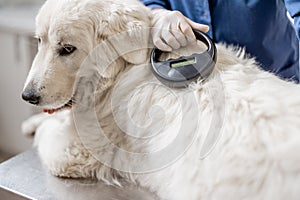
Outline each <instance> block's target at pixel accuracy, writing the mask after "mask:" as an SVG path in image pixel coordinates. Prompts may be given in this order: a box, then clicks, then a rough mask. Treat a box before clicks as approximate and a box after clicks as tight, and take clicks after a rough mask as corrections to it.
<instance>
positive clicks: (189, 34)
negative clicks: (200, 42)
mask: <svg viewBox="0 0 300 200" xmlns="http://www.w3.org/2000/svg"><path fill="white" fill-rule="evenodd" d="M179 29H180V31H181V32H182V33H183V35H185V38H186V40H188V42H190V43H194V42H196V36H195V34H194V32H193V29H192V28H191V26H190V25H189V24H188V23H186V22H184V23H180V25H179Z"/></svg>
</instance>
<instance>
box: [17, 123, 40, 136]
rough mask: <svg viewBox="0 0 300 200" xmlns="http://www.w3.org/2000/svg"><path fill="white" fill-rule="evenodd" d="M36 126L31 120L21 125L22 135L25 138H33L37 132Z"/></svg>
mask: <svg viewBox="0 0 300 200" xmlns="http://www.w3.org/2000/svg"><path fill="white" fill-rule="evenodd" d="M36 128H37V127H36V126H35V124H34V123H32V121H31V120H30V119H28V120H25V121H24V122H23V123H22V125H21V133H22V134H23V135H25V136H33V135H34V133H35V130H36Z"/></svg>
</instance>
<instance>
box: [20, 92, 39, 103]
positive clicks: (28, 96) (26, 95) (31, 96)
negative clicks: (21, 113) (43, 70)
mask: <svg viewBox="0 0 300 200" xmlns="http://www.w3.org/2000/svg"><path fill="white" fill-rule="evenodd" d="M40 98H41V97H40V96H39V95H38V94H37V92H36V91H35V90H33V89H25V90H24V91H23V93H22V99H23V100H25V101H27V102H28V103H31V104H33V105H38V104H39V103H40Z"/></svg>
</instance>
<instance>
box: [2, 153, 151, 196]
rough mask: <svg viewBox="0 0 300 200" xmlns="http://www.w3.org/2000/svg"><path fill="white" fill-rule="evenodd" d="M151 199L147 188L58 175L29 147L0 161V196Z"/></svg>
mask: <svg viewBox="0 0 300 200" xmlns="http://www.w3.org/2000/svg"><path fill="white" fill-rule="evenodd" d="M24 199H37V200H69V199H70V200H94V199H95V200H155V198H154V196H153V195H151V194H150V193H149V192H146V191H143V190H142V189H139V188H136V187H135V186H128V185H126V186H125V187H124V188H119V187H113V186H107V185H104V184H103V183H99V182H95V181H92V180H74V179H61V178H57V177H54V176H52V175H50V174H49V172H48V171H47V170H45V169H44V167H43V166H42V165H41V162H40V160H39V157H38V156H37V153H36V150H34V149H32V150H29V151H27V152H25V153H22V154H20V155H18V156H16V157H14V158H12V159H10V160H8V161H6V162H4V163H2V164H0V200H24Z"/></svg>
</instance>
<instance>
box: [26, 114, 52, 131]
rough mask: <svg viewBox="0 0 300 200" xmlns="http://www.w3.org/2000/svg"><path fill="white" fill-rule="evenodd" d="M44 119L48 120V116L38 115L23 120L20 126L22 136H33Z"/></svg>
mask: <svg viewBox="0 0 300 200" xmlns="http://www.w3.org/2000/svg"><path fill="white" fill-rule="evenodd" d="M46 118H48V116H47V115H46V114H45V113H40V114H37V115H33V116H31V117H30V118H28V119H27V120H25V121H24V122H23V123H22V125H21V132H22V134H23V135H25V136H33V135H34V133H35V131H36V129H37V128H38V126H40V125H41V123H42V122H43V121H44V120H45V119H46Z"/></svg>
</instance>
